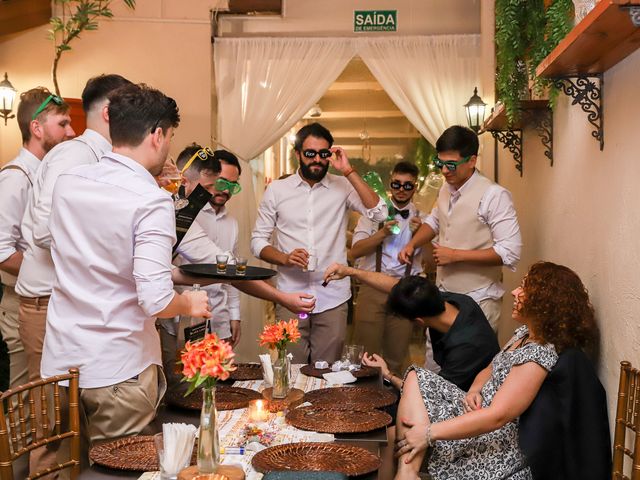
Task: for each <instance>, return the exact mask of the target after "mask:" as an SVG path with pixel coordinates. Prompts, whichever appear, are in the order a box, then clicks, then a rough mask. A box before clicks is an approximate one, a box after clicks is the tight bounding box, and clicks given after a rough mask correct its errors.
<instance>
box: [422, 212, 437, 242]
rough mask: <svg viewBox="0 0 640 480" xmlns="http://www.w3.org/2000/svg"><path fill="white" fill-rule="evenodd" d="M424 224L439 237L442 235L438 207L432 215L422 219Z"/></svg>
mask: <svg viewBox="0 0 640 480" xmlns="http://www.w3.org/2000/svg"><path fill="white" fill-rule="evenodd" d="M422 223H426V224H427V225H429V226H430V227H431V230H433V233H435V234H436V235H438V233H440V223H439V221H438V207H437V206H435V207H433V209H432V210H431V213H430V214H429V215H427V216H426V217H424V218H423V219H422Z"/></svg>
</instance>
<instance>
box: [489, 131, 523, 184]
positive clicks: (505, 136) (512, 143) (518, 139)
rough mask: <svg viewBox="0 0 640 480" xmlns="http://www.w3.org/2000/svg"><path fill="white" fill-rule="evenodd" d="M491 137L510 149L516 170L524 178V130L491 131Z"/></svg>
mask: <svg viewBox="0 0 640 480" xmlns="http://www.w3.org/2000/svg"><path fill="white" fill-rule="evenodd" d="M489 132H491V136H492V137H493V138H495V139H496V140H497V141H498V142H500V143H501V144H502V146H503V148H506V149H508V150H509V151H510V152H511V154H512V155H513V159H514V160H515V162H516V170H518V171H519V172H520V176H522V130H504V131H502V130H489Z"/></svg>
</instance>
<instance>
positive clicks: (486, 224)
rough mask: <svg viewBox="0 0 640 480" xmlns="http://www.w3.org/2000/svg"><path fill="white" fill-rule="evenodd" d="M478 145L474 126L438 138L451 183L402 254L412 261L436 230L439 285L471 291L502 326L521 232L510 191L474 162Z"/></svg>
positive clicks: (440, 161) (489, 316)
mask: <svg viewBox="0 0 640 480" xmlns="http://www.w3.org/2000/svg"><path fill="white" fill-rule="evenodd" d="M478 147H479V145H478V136H477V135H476V134H475V132H473V130H471V129H469V128H466V127H462V126H458V125H456V126H453V127H449V128H448V129H446V130H445V131H444V132H443V133H442V135H441V136H440V138H438V141H437V142H436V151H437V152H438V157H437V159H436V162H435V163H436V166H437V167H438V168H441V169H442V174H443V175H444V178H445V180H446V182H447V185H446V186H445V187H443V188H442V189H440V193H439V195H438V200H437V202H436V206H435V207H434V208H433V210H432V211H431V214H430V215H429V216H428V217H427V218H426V219H425V221H424V223H423V224H422V225H421V226H420V229H419V230H418V231H417V232H416V235H415V236H414V237H413V239H412V240H411V241H410V242H409V243H408V244H407V246H406V247H405V248H404V249H403V250H402V252H400V255H399V259H400V260H401V261H402V262H404V263H407V262H408V261H409V258H410V257H411V255H412V254H413V252H414V250H415V248H416V247H418V246H420V245H424V244H425V243H427V242H429V241H431V240H433V239H434V238H435V237H436V235H437V236H438V240H437V242H434V249H433V256H434V259H435V262H436V265H437V277H436V281H437V284H438V287H439V288H440V289H441V290H444V291H447V292H453V293H463V294H466V295H469V296H470V297H471V298H473V299H474V300H475V301H476V302H477V303H478V304H479V305H480V308H482V311H483V312H484V313H485V315H486V317H487V319H488V320H489V323H490V324H491V326H492V327H493V329H494V330H497V328H498V323H499V319H500V309H501V307H502V296H503V295H504V292H505V289H504V286H503V285H502V283H501V280H502V266H503V265H504V266H506V267H507V268H509V269H511V270H515V267H516V264H517V263H518V261H519V260H520V250H521V249H522V238H521V236H520V227H519V225H518V218H517V216H516V211H515V209H514V207H513V200H512V198H511V193H509V191H508V190H506V189H505V188H503V187H501V186H500V185H497V184H496V183H494V182H492V181H491V180H489V179H488V178H486V177H485V176H483V175H482V174H481V173H480V172H478V171H477V170H476V168H475V166H476V160H477V155H478Z"/></svg>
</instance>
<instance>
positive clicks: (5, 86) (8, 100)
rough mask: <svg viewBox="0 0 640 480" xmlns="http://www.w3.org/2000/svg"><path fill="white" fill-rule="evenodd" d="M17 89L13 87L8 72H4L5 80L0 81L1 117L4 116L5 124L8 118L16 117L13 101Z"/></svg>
mask: <svg viewBox="0 0 640 480" xmlns="http://www.w3.org/2000/svg"><path fill="white" fill-rule="evenodd" d="M16 93H17V92H16V89H15V88H13V85H11V82H10V81H9V78H8V77H7V72H5V73H4V80H3V81H1V82H0V117H2V118H4V124H5V125H6V124H7V120H9V119H10V118H15V115H11V111H12V110H13V102H14V101H15V99H16Z"/></svg>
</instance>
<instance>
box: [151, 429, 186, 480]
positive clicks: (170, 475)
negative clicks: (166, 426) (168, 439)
mask: <svg viewBox="0 0 640 480" xmlns="http://www.w3.org/2000/svg"><path fill="white" fill-rule="evenodd" d="M194 440H195V435H193V436H192V438H191V441H190V442H187V444H185V445H181V447H182V448H180V449H178V450H175V451H169V450H165V444H164V435H163V434H162V433H156V434H155V435H154V436H153V443H154V445H155V447H156V452H157V453H158V466H159V468H160V479H161V480H177V479H178V473H180V471H181V470H184V469H185V468H187V467H188V466H189V464H190V463H191V454H192V453H193V444H194ZM174 443H175V442H174Z"/></svg>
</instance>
